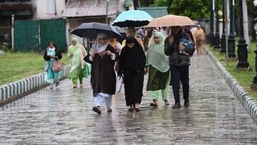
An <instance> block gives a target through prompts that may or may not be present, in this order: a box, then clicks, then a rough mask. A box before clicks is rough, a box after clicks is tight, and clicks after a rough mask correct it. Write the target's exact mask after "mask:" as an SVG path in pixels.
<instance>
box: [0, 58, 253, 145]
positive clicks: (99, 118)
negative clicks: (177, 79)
mask: <svg viewBox="0 0 257 145" xmlns="http://www.w3.org/2000/svg"><path fill="white" fill-rule="evenodd" d="M146 80H147V77H145V83H146ZM123 93H124V92H123V90H122V92H121V93H117V94H116V95H115V96H113V107H112V109H113V112H112V113H107V112H106V109H104V108H103V110H102V111H103V113H102V114H101V115H98V114H96V113H95V112H93V111H92V107H93V98H92V95H91V94H92V90H91V88H90V85H89V79H85V80H84V86H83V88H76V89H73V88H72V84H71V82H70V80H68V79H66V80H64V81H62V82H61V83H60V86H59V87H58V88H54V89H53V90H50V89H49V88H45V89H43V90H40V91H38V92H36V93H34V94H31V95H28V96H26V97H24V98H22V99H20V100H17V101H15V102H13V103H11V104H8V105H5V106H3V107H1V108H0V128H1V129H0V144H1V145H35V144H40V145H41V144H42V145H48V144H49V145H50V144H51V145H55V144H60V145H69V144H76V145H78V144H79V145H80V144H81V145H93V144H96V145H166V144H167V145H254V144H257V125H256V124H255V123H254V122H253V119H252V118H251V117H250V115H248V114H247V112H246V110H245V109H244V108H243V106H242V105H241V104H240V102H239V101H238V100H237V98H236V97H235V96H234V94H233V92H232V91H231V90H230V88H229V86H228V84H227V83H226V81H225V80H224V78H223V77H222V76H221V74H220V72H219V71H218V69H217V68H216V67H215V66H214V64H213V63H212V61H211V60H210V59H209V56H208V55H194V56H193V57H192V65H191V66H190V102H191V106H190V107H189V108H185V107H181V108H180V109H175V110H174V109H172V108H171V106H172V105H173V103H174V99H173V95H172V90H171V87H170V92H169V101H170V103H171V105H169V106H165V105H164V103H163V101H161V100H160V99H161V97H160V96H159V100H158V104H159V106H158V108H156V109H153V108H152V107H151V106H150V105H149V104H150V102H151V98H150V93H149V92H146V91H145V89H144V96H143V100H142V104H141V111H140V112H132V113H131V112H128V111H127V110H128V108H127V107H126V106H125V100H124V94H123ZM182 104H183V101H182Z"/></svg>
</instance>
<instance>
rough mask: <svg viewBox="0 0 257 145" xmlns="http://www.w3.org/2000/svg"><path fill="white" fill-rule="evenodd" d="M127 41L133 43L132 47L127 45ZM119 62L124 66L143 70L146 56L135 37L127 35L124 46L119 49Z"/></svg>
mask: <svg viewBox="0 0 257 145" xmlns="http://www.w3.org/2000/svg"><path fill="white" fill-rule="evenodd" d="M128 43H134V46H133V47H132V48H130V47H128V45H127V44H128ZM121 62H122V63H124V65H126V66H124V67H129V68H130V69H133V70H134V71H143V70H144V67H145V63H146V56H145V53H144V51H143V48H142V46H141V45H140V44H139V43H138V41H137V40H136V38H134V37H131V36H129V37H127V38H126V46H124V47H123V48H122V51H121Z"/></svg>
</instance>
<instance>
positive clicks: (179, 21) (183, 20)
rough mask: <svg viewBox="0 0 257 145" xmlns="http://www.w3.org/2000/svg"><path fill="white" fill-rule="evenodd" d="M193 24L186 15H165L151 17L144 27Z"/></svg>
mask: <svg viewBox="0 0 257 145" xmlns="http://www.w3.org/2000/svg"><path fill="white" fill-rule="evenodd" d="M186 25H194V22H193V21H192V20H191V19H190V18H189V17H187V16H179V15H166V16H162V17H159V18H155V19H153V20H152V21H151V22H150V23H149V24H148V25H147V26H146V27H166V26H186Z"/></svg>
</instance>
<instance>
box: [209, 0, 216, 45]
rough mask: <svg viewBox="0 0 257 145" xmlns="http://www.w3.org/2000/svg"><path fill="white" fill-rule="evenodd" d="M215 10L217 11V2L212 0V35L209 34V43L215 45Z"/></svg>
mask: <svg viewBox="0 0 257 145" xmlns="http://www.w3.org/2000/svg"><path fill="white" fill-rule="evenodd" d="M214 11H215V4H214V0H211V19H210V20H211V21H210V27H211V28H210V35H209V43H210V44H211V45H212V46H213V45H214V21H215V20H214Z"/></svg>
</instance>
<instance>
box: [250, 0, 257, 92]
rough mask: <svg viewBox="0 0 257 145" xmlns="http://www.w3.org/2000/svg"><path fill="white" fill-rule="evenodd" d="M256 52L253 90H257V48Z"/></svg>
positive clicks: (255, 4) (256, 3) (255, 2)
mask: <svg viewBox="0 0 257 145" xmlns="http://www.w3.org/2000/svg"><path fill="white" fill-rule="evenodd" d="M253 4H254V6H257V0H254V1H253ZM254 53H255V76H254V77H253V82H252V84H251V90H254V91H256V90H257V49H256V50H255V51H254Z"/></svg>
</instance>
